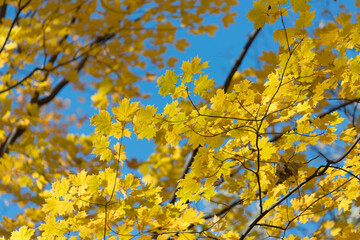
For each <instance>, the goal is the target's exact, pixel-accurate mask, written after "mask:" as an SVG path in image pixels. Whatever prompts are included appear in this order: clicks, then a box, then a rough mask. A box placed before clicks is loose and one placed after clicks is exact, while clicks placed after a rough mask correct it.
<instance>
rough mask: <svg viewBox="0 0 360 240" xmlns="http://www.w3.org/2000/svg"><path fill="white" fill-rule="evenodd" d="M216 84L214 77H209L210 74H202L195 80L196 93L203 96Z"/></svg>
mask: <svg viewBox="0 0 360 240" xmlns="http://www.w3.org/2000/svg"><path fill="white" fill-rule="evenodd" d="M214 86H215V82H214V81H213V80H212V79H208V75H203V76H200V77H199V79H197V80H195V88H194V93H195V94H198V95H200V96H203V95H204V94H205V93H207V92H209V91H210V90H211V89H212V88H213V87H214Z"/></svg>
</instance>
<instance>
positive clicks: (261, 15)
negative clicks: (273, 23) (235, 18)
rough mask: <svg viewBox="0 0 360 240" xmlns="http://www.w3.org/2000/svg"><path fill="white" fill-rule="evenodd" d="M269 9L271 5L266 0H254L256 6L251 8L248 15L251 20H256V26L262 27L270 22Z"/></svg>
mask: <svg viewBox="0 0 360 240" xmlns="http://www.w3.org/2000/svg"><path fill="white" fill-rule="evenodd" d="M268 10H269V5H267V4H265V3H264V1H254V8H253V9H250V10H249V12H248V13H247V14H246V16H247V18H248V19H249V21H254V28H262V27H263V26H264V25H265V23H267V22H268V19H269V16H268V15H267V12H268Z"/></svg>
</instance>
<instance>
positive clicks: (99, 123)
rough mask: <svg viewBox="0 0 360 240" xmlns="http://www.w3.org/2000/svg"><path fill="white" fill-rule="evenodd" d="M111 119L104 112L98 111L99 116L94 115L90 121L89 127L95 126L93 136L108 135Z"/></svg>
mask: <svg viewBox="0 0 360 240" xmlns="http://www.w3.org/2000/svg"><path fill="white" fill-rule="evenodd" d="M111 120H112V117H111V116H110V114H109V113H108V112H107V111H106V110H100V112H99V115H97V114H95V115H94V116H93V117H92V118H91V119H90V123H91V126H95V127H96V128H95V134H99V135H101V134H104V133H105V134H109V132H110V129H111Z"/></svg>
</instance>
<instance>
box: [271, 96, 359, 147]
mask: <svg viewBox="0 0 360 240" xmlns="http://www.w3.org/2000/svg"><path fill="white" fill-rule="evenodd" d="M358 101H360V98H356V99H353V100H351V101H348V102H345V103H342V104H340V105H338V106H335V107H333V108H331V109H329V110H328V111H326V112H324V113H321V114H320V115H319V116H317V117H318V118H323V117H325V116H327V115H328V114H330V113H332V112H334V111H336V110H339V109H341V108H343V107H346V106H348V105H350V104H352V103H354V102H358ZM294 129H295V128H292V130H294ZM287 132H288V131H286V132H282V133H279V135H277V136H276V137H273V138H272V139H271V140H270V142H276V141H277V140H279V139H280V138H281V137H282V136H283V135H284V134H285V133H287Z"/></svg>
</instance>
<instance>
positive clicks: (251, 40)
mask: <svg viewBox="0 0 360 240" xmlns="http://www.w3.org/2000/svg"><path fill="white" fill-rule="evenodd" d="M260 30H261V28H258V29H255V30H254V31H253V32H252V33H251V35H250V37H249V39H248V41H247V43H246V44H245V47H244V48H243V50H242V51H241V53H240V55H239V57H238V59H236V62H235V64H234V66H233V67H232V69H231V71H230V73H229V75H228V76H227V78H226V80H225V83H224V87H223V88H224V90H225V92H227V91H228V90H229V86H230V83H231V80H232V78H233V76H234V74H235V72H236V70H237V69H238V68H239V67H240V65H241V63H242V61H243V59H244V58H245V55H246V53H247V52H248V50H249V48H250V46H251V44H252V43H253V42H254V40H255V38H256V36H257V35H258V33H259V32H260Z"/></svg>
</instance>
